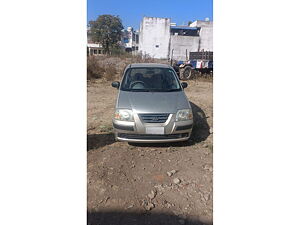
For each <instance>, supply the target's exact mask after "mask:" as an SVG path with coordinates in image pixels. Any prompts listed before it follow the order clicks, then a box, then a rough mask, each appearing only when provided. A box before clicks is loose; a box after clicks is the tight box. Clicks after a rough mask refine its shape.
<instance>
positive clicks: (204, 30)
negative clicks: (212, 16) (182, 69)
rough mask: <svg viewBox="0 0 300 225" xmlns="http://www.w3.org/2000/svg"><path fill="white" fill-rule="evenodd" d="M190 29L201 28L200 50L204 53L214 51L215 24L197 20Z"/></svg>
mask: <svg viewBox="0 0 300 225" xmlns="http://www.w3.org/2000/svg"><path fill="white" fill-rule="evenodd" d="M190 27H200V28H201V29H200V49H199V51H201V50H204V51H213V22H212V21H201V20H196V21H195V22H193V23H191V24H190Z"/></svg>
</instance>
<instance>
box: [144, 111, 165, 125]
mask: <svg viewBox="0 0 300 225" xmlns="http://www.w3.org/2000/svg"><path fill="white" fill-rule="evenodd" d="M139 116H140V118H141V120H142V121H143V122H145V123H164V122H166V121H167V119H168V117H169V114H168V113H144V114H139Z"/></svg>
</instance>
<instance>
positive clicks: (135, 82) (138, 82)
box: [130, 80, 146, 88]
mask: <svg viewBox="0 0 300 225" xmlns="http://www.w3.org/2000/svg"><path fill="white" fill-rule="evenodd" d="M137 84H142V85H143V86H144V87H145V86H146V85H145V83H144V82H143V81H140V80H138V81H134V82H132V83H131V84H130V88H133V87H134V86H135V85H137Z"/></svg>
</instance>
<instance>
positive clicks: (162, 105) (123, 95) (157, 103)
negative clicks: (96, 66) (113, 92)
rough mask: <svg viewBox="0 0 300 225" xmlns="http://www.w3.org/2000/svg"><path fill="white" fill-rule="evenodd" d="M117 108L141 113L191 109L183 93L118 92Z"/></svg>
mask: <svg viewBox="0 0 300 225" xmlns="http://www.w3.org/2000/svg"><path fill="white" fill-rule="evenodd" d="M116 106H117V108H126V109H133V110H135V111H137V112H143V113H176V112H177V110H178V109H188V108H191V107H190V104H189V102H188V100H187V97H186V96H185V94H184V92H183V91H178V92H128V91H120V93H119V97H118V101H117V105H116Z"/></svg>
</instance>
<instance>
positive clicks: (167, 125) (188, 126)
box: [112, 63, 193, 143]
mask: <svg viewBox="0 0 300 225" xmlns="http://www.w3.org/2000/svg"><path fill="white" fill-rule="evenodd" d="M112 86H113V87H115V88H118V89H119V93H118V98H117V102H116V106H115V114H114V117H113V121H112V122H113V127H114V133H115V139H116V140H118V141H128V142H144V143H149V142H177V141H186V140H188V139H189V138H190V135H191V132H192V127H193V113H192V109H191V105H190V103H189V101H188V99H187V97H186V95H185V93H184V90H183V89H184V88H186V87H187V83H185V82H183V83H180V82H179V79H178V77H177V75H176V72H175V71H174V69H173V68H172V67H171V66H168V65H164V64H154V63H137V64H131V65H128V66H127V67H126V69H125V71H124V74H123V78H122V81H121V83H120V82H117V81H116V82H113V83H112Z"/></svg>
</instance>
